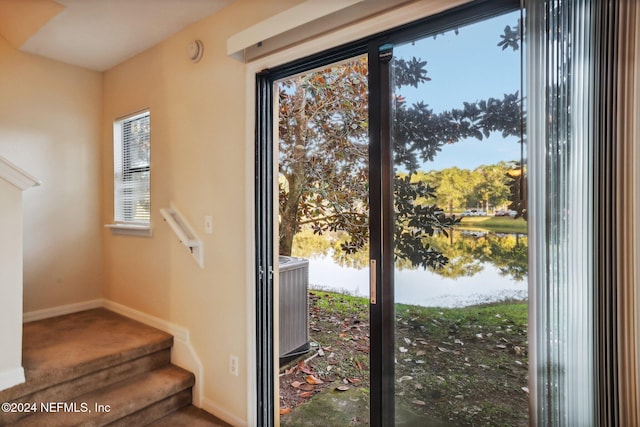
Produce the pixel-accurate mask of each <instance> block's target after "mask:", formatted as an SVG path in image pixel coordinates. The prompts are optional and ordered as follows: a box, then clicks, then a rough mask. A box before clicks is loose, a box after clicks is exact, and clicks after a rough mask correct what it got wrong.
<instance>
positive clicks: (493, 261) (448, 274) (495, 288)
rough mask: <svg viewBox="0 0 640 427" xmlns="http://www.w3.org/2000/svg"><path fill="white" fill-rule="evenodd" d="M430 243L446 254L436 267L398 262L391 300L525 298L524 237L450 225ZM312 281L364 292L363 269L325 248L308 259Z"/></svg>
mask: <svg viewBox="0 0 640 427" xmlns="http://www.w3.org/2000/svg"><path fill="white" fill-rule="evenodd" d="M455 233H456V234H455V235H453V236H452V237H451V236H450V237H448V238H447V237H445V236H439V237H434V238H433V241H432V244H433V246H435V247H436V248H438V250H440V251H441V252H443V253H444V254H445V255H446V256H447V257H449V259H450V260H451V262H450V264H449V265H448V266H447V267H446V268H445V269H444V270H443V271H439V272H434V271H430V270H423V269H422V268H418V269H413V268H410V266H408V265H403V264H402V263H401V262H399V263H398V266H397V268H396V274H395V286H396V290H395V295H396V302H398V303H405V304H416V305H422V306H427V307H461V306H467V305H476V304H481V303H489V302H498V301H503V300H507V299H517V300H526V299H527V280H526V278H527V276H526V272H527V257H526V254H527V243H528V242H527V237H526V236H524V235H515V234H494V233H469V232H466V233H465V232H460V231H456V232H455ZM309 281H310V283H311V285H312V287H316V288H321V289H328V290H329V289H330V290H340V291H346V292H348V293H350V294H353V295H357V296H365V297H366V296H368V295H369V271H368V269H366V268H361V269H358V268H353V267H345V266H341V265H339V264H338V263H336V262H335V261H334V259H333V256H332V254H331V253H327V254H324V255H312V256H311V257H310V260H309Z"/></svg>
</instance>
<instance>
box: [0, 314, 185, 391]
mask: <svg viewBox="0 0 640 427" xmlns="http://www.w3.org/2000/svg"><path fill="white" fill-rule="evenodd" d="M172 344H173V337H172V336H171V335H170V334H167V333H165V332H163V331H160V330H158V329H155V328H152V327H150V326H147V325H145V324H143V323H140V322H137V321H135V320H132V319H129V318H126V317H124V316H121V315H119V314H116V313H114V312H111V311H109V310H106V309H103V308H98V309H94V310H87V311H82V312H78V313H73V314H68V315H65V316H59V317H54V318H50V319H44V320H39V321H35V322H30V323H26V324H25V325H24V332H23V367H24V369H25V377H26V382H25V383H23V384H19V385H17V386H14V387H11V388H9V389H7V390H4V391H2V392H0V401H3V402H6V401H11V400H14V399H17V398H19V397H20V396H25V395H27V394H30V393H32V392H34V391H37V390H41V389H44V388H46V387H50V386H52V385H54V384H59V383H62V382H65V381H68V380H70V379H73V378H77V377H80V376H83V375H86V374H87V373H89V372H93V371H97V370H100V369H105V368H106V367H109V366H112V365H116V364H119V363H123V362H125V361H127V360H130V359H134V358H138V357H141V356H144V355H146V354H150V353H153V352H156V351H158V350H161V349H164V348H169V347H171V345H172Z"/></svg>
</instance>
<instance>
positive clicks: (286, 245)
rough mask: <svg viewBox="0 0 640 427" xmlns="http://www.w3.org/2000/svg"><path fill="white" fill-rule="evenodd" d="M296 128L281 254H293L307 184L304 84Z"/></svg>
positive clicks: (299, 89)
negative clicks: (302, 198)
mask: <svg viewBox="0 0 640 427" xmlns="http://www.w3.org/2000/svg"><path fill="white" fill-rule="evenodd" d="M296 86H297V88H296V101H297V102H296V104H297V108H295V112H296V128H295V132H294V134H293V135H294V141H293V143H292V144H290V145H291V147H292V150H293V155H292V156H291V158H292V159H293V164H292V171H291V173H290V174H289V175H286V176H285V178H286V179H287V183H288V185H289V188H288V190H289V191H288V193H287V195H286V200H285V202H284V206H283V207H282V211H281V212H280V227H279V229H280V242H279V244H280V248H279V249H280V255H288V256H290V255H291V250H292V248H293V237H294V236H295V234H296V233H297V232H298V227H299V221H300V215H299V212H300V197H301V196H302V193H303V192H304V186H305V161H306V141H305V132H306V129H307V121H308V120H307V117H306V109H305V106H306V96H305V91H304V88H303V85H302V84H301V83H299V84H298V85H296Z"/></svg>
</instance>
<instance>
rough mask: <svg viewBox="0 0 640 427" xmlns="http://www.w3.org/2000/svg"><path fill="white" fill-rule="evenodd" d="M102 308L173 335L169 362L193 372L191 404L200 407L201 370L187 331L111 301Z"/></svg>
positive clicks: (201, 398) (104, 301) (105, 301)
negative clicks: (194, 380) (194, 382)
mask: <svg viewBox="0 0 640 427" xmlns="http://www.w3.org/2000/svg"><path fill="white" fill-rule="evenodd" d="M102 306H103V307H104V308H106V309H107V310H111V311H113V312H116V313H118V314H121V315H123V316H125V317H129V318H131V319H133V320H136V321H138V322H140V323H144V324H145V325H149V326H151V327H154V328H156V329H160V330H161V331H164V332H166V333H168V334H171V335H173V338H174V339H173V347H172V348H171V362H172V363H173V364H175V365H177V366H179V367H181V368H184V369H186V370H188V371H191V372H193V374H194V375H195V377H196V384H195V385H194V386H193V404H194V405H195V406H198V407H201V405H202V400H203V396H202V393H203V391H202V383H203V377H204V375H203V368H202V362H201V361H200V358H199V357H198V354H197V353H196V351H195V349H194V348H193V346H192V345H191V340H190V338H189V330H188V329H186V328H184V327H182V326H178V325H176V324H174V323H171V322H169V321H167V320H164V319H160V318H158V317H155V316H151V315H149V314H147V313H144V312H142V311H138V310H135V309H133V308H131V307H127V306H125V305H122V304H119V303H117V302H114V301H111V300H107V299H104V300H102Z"/></svg>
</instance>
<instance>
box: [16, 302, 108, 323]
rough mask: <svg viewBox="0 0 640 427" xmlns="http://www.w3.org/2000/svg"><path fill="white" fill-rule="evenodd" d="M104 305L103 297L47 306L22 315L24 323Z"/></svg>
mask: <svg viewBox="0 0 640 427" xmlns="http://www.w3.org/2000/svg"><path fill="white" fill-rule="evenodd" d="M99 307H102V299H94V300H90V301H84V302H78V303H75V304H67V305H60V306H57V307H51V308H45V309H43V310H35V311H29V312H27V313H24V314H23V315H22V321H23V322H24V323H29V322H34V321H36V320H42V319H48V318H50V317H56V316H64V315H65V314H71V313H77V312H78V311H84V310H91V309H93V308H99Z"/></svg>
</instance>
